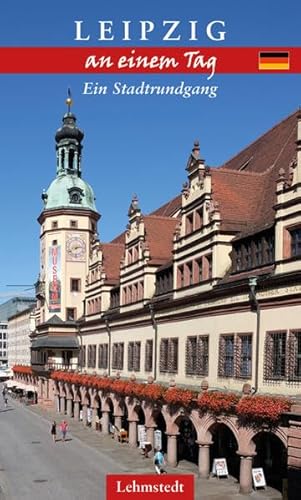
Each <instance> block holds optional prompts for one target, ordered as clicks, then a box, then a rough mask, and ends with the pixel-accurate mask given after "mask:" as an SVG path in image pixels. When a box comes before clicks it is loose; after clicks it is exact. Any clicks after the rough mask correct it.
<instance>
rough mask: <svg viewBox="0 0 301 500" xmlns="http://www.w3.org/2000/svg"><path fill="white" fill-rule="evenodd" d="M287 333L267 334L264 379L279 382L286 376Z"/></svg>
mask: <svg viewBox="0 0 301 500" xmlns="http://www.w3.org/2000/svg"><path fill="white" fill-rule="evenodd" d="M286 341H287V332H286V331H282V332H267V334H266V339H265V359H264V378H265V380H269V379H271V380H279V379H283V378H285V376H286V355H287V349H286Z"/></svg>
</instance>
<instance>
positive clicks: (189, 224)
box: [186, 213, 193, 234]
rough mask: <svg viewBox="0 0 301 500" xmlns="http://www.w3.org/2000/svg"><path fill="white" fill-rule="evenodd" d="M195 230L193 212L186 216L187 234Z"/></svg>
mask: <svg viewBox="0 0 301 500" xmlns="http://www.w3.org/2000/svg"><path fill="white" fill-rule="evenodd" d="M192 231H193V213H192V214H189V215H187V217H186V234H189V233H192Z"/></svg>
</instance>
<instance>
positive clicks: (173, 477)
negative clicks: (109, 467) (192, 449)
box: [106, 474, 194, 500]
mask: <svg viewBox="0 0 301 500" xmlns="http://www.w3.org/2000/svg"><path fill="white" fill-rule="evenodd" d="M106 487H107V496H106V499H107V500H184V499H185V500H194V476H193V475H192V474H185V475H184V474H167V475H158V474H143V475H134V474H131V475H129V474H118V475H117V474H109V475H107V485H106Z"/></svg>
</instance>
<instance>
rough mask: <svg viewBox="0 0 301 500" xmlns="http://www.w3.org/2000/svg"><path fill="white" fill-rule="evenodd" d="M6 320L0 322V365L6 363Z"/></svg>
mask: <svg viewBox="0 0 301 500" xmlns="http://www.w3.org/2000/svg"><path fill="white" fill-rule="evenodd" d="M7 327H8V324H7V321H1V322H0V366H2V365H5V366H6V365H7V362H8V360H7Z"/></svg>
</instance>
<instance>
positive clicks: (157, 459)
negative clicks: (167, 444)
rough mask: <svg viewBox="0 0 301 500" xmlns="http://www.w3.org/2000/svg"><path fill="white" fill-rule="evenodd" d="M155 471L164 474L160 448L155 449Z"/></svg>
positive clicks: (163, 460) (163, 461) (163, 462)
mask: <svg viewBox="0 0 301 500" xmlns="http://www.w3.org/2000/svg"><path fill="white" fill-rule="evenodd" d="M154 465H155V471H156V473H157V474H166V473H167V472H166V470H165V469H164V465H165V459H164V455H163V452H162V450H157V451H156V453H155V456H154Z"/></svg>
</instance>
